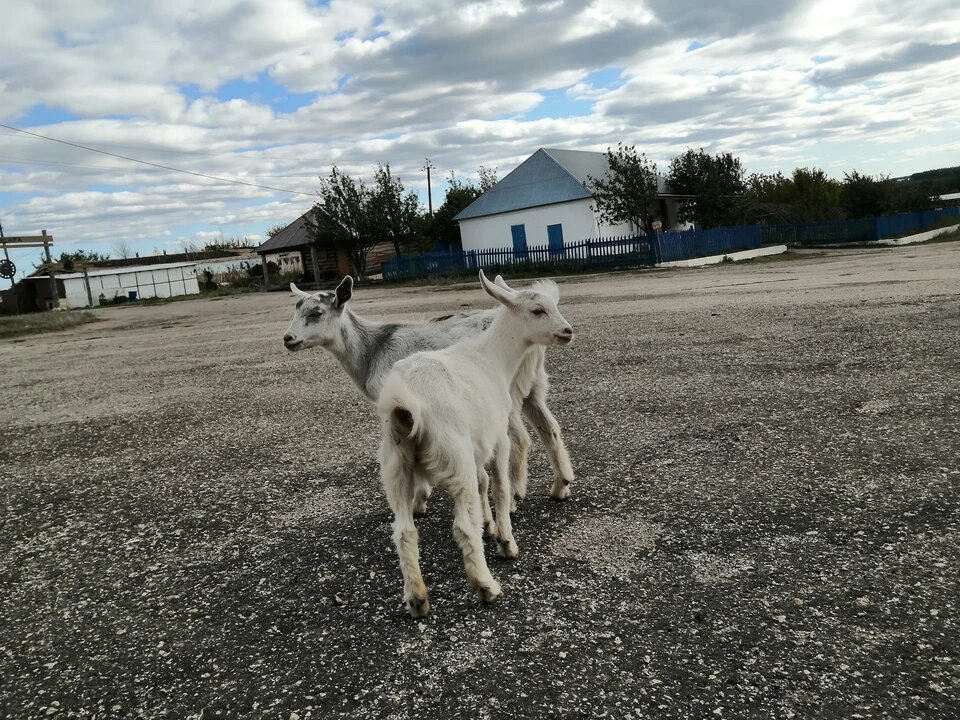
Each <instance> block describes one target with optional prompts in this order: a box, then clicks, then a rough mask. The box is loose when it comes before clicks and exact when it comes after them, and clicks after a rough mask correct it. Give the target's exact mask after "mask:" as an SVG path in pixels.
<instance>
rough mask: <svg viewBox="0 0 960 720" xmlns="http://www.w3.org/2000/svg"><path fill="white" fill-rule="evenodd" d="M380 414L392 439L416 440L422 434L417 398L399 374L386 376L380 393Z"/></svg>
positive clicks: (421, 419)
mask: <svg viewBox="0 0 960 720" xmlns="http://www.w3.org/2000/svg"><path fill="white" fill-rule="evenodd" d="M379 406H380V414H381V417H384V418H385V419H386V421H387V423H388V425H389V426H390V431H391V432H392V433H393V436H394V439H395V440H396V441H397V443H398V444H399V443H400V442H401V441H402V440H407V441H411V442H416V441H417V440H419V439H420V438H421V436H422V435H423V411H422V408H421V405H420V401H419V399H418V398H417V397H416V395H414V394H413V393H412V392H411V391H410V388H408V387H407V384H406V383H405V382H404V381H403V379H402V378H400V377H399V376H396V375H394V376H392V377H390V378H388V382H387V383H386V384H385V386H384V388H383V390H382V391H381V393H380V402H379Z"/></svg>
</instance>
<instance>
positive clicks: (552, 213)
mask: <svg viewBox="0 0 960 720" xmlns="http://www.w3.org/2000/svg"><path fill="white" fill-rule="evenodd" d="M592 205H593V201H592V200H590V199H584V200H574V201H572V202H567V203H558V204H556V205H544V206H541V207H536V208H527V209H525V210H517V211H516V212H510V213H502V214H500V215H488V216H487V217H480V218H471V219H469V220H461V221H460V239H461V241H462V242H463V249H464V250H480V249H489V248H512V247H513V235H512V233H511V231H510V227H511V226H513V225H523V226H524V229H525V231H526V235H527V246H528V247H533V246H539V245H546V244H547V242H548V239H547V226H548V225H558V224H559V225H561V226H562V227H563V242H564V244H565V245H570V244H571V243H577V242H580V241H581V240H587V239H590V238H595V237H598V236H601V235H602V236H604V237H606V236H608V235H627V234H629V233H630V226H629V225H618V226H615V227H610V226H607V225H602V224H599V223H598V221H597V218H596V215H595V214H594V212H593V210H592V209H591V207H592Z"/></svg>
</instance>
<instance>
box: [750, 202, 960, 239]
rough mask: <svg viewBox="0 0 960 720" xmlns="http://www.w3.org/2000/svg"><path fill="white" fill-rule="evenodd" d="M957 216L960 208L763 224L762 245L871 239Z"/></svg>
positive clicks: (915, 230)
mask: <svg viewBox="0 0 960 720" xmlns="http://www.w3.org/2000/svg"><path fill="white" fill-rule="evenodd" d="M958 218H960V207H950V208H943V209H940V210H926V211H924V212H914V213H899V214H897V215H883V216H881V217H876V218H861V219H858V220H827V221H823V222H814V223H789V224H783V225H764V226H763V242H764V244H765V245H771V244H774V245H825V244H839V243H858V242H873V241H875V240H885V239H891V238H898V237H903V236H905V235H913V234H916V233H921V232H924V231H926V230H932V229H933V228H935V227H937V226H938V225H941V224H942V223H945V222H949V221H950V220H955V219H958Z"/></svg>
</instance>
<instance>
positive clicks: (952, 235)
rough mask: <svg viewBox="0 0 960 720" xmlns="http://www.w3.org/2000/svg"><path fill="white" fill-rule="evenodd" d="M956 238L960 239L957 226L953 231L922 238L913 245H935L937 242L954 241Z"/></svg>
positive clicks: (959, 231)
mask: <svg viewBox="0 0 960 720" xmlns="http://www.w3.org/2000/svg"><path fill="white" fill-rule="evenodd" d="M954 225H956V223H954ZM957 240H960V228H957V229H956V230H954V231H953V232H948V233H943V235H937V236H936V237H932V238H930V239H929V240H923V241H922V242H918V243H914V245H937V244H938V243H946V242H956V241H957Z"/></svg>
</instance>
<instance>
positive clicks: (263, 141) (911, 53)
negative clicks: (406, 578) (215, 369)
mask: <svg viewBox="0 0 960 720" xmlns="http://www.w3.org/2000/svg"><path fill="white" fill-rule="evenodd" d="M9 5H10V6H9V7H5V9H4V18H3V23H4V30H5V32H4V41H3V52H2V54H0V98H2V100H3V102H2V103H0V123H2V124H3V125H5V126H9V127H11V128H19V129H22V130H27V131H29V132H31V133H35V134H38V135H43V136H46V137H48V138H55V139H57V140H61V141H64V142H66V143H73V144H75V145H84V146H87V147H91V148H96V149H98V150H102V151H105V152H106V153H112V154H113V155H106V154H99V153H96V152H91V151H89V150H85V149H81V148H78V147H74V146H72V145H67V144H63V143H58V142H54V141H52V140H47V139H41V138H37V137H35V136H33V135H27V134H24V133H20V132H17V131H16V130H11V129H7V128H5V127H4V128H0V222H2V224H3V229H4V231H5V233H6V234H7V235H27V234H35V233H39V231H40V230H41V229H46V230H47V231H48V232H49V233H52V234H53V235H54V238H55V241H56V243H57V250H58V251H59V250H62V249H76V248H84V249H89V250H98V251H106V252H111V253H112V254H113V255H114V256H116V255H117V250H116V248H117V247H118V245H119V244H120V243H126V244H127V245H128V246H129V247H132V248H134V249H136V250H139V251H140V252H141V254H143V253H150V252H152V251H153V250H154V249H161V248H167V249H168V250H173V249H179V248H180V247H181V246H182V245H183V244H184V243H188V242H200V243H203V242H205V241H206V240H208V239H211V238H219V237H220V235H221V233H222V235H223V236H224V237H225V238H233V237H248V238H251V239H262V238H263V237H264V236H265V231H266V229H267V228H270V227H272V226H274V225H277V224H286V223H288V222H291V221H292V220H294V219H295V218H296V217H297V216H299V215H300V214H301V213H302V212H303V211H305V210H306V209H308V208H309V207H310V206H311V204H312V200H311V198H310V194H311V193H315V192H316V189H317V177H318V176H321V175H327V174H329V172H330V169H331V166H332V165H334V164H336V165H337V166H339V167H340V168H341V169H342V170H344V171H345V172H347V173H349V174H351V175H355V176H360V177H364V178H365V179H369V178H370V177H371V176H372V173H373V170H374V169H375V167H376V164H377V163H378V162H379V163H389V164H390V166H391V168H392V169H393V171H394V173H395V174H397V175H399V177H400V178H401V179H402V180H403V182H404V184H405V185H406V187H407V188H408V189H410V190H414V191H416V192H418V194H419V195H420V197H421V199H422V200H423V204H424V205H426V174H425V173H424V172H423V171H422V170H421V167H422V166H423V164H424V161H425V158H427V157H429V158H430V159H431V161H432V162H433V165H434V166H435V167H436V170H435V171H434V180H435V181H434V183H433V200H434V204H435V205H436V204H438V203H439V202H441V201H442V199H443V195H444V192H445V188H446V185H445V183H444V177H445V176H447V175H449V173H450V172H454V173H456V174H457V175H458V176H460V177H464V178H473V177H475V176H476V171H477V168H478V167H479V166H481V165H484V166H487V167H496V168H497V169H498V171H499V174H500V176H501V177H502V176H503V175H505V174H506V173H507V172H509V171H510V170H511V169H512V168H514V167H515V166H516V165H517V164H518V163H519V162H521V161H522V160H524V159H525V158H526V157H528V156H529V155H530V154H532V153H533V152H534V151H536V150H537V148H539V147H562V148H570V149H584V150H604V149H606V147H607V146H609V145H616V143H617V142H620V141H623V142H625V143H628V144H635V145H636V146H637V147H638V149H641V150H643V151H644V152H646V154H647V155H648V156H649V157H651V158H653V159H654V160H656V161H657V162H658V164H659V165H660V166H661V168H662V169H665V168H666V166H667V164H668V163H669V161H670V159H671V158H672V157H674V156H675V155H676V154H677V153H679V152H681V151H683V150H684V149H685V148H687V147H703V148H705V149H707V150H709V151H711V152H720V151H724V152H732V153H734V154H735V155H738V156H739V157H740V158H741V159H742V161H743V163H744V165H745V166H746V168H747V170H748V171H763V172H769V171H775V170H783V171H785V172H789V171H790V170H791V169H792V168H794V167H796V166H798V165H805V166H817V167H822V168H824V169H825V170H826V171H827V172H828V173H829V174H831V175H833V176H835V177H840V178H842V176H843V172H844V171H845V170H851V169H853V168H856V169H858V170H860V171H862V172H868V173H889V174H891V175H894V176H898V175H904V174H909V173H911V172H916V171H920V170H924V169H930V168H935V167H944V166H949V165H960V6H958V5H957V3H956V0H942V1H938V0H915V1H913V2H909V3H908V2H903V0H892V1H888V0H878V1H874V2H855V1H854V0H825V1H820V0H816V1H800V0H782V1H781V2H770V1H769V0H732V1H729V2H718V3H705V2H702V1H701V0H593V1H592V2H590V1H587V0H552V1H544V2H536V1H533V0H531V1H527V2H524V1H521V0H494V1H491V2H476V3H463V2H450V1H449V0H403V1H402V2H399V1H395V0H382V1H376V0H344V1H342V2H341V1H338V0H334V1H333V2H306V1H304V0H242V1H240V2H236V1H230V0H204V2H197V1H196V0H193V1H192V2H189V1H187V0H165V1H164V2H162V3H158V2H154V1H153V0H150V1H149V2H148V1H146V0H124V1H123V2H117V1H113V0H35V1H34V2H19V3H11V4H9ZM115 155H123V156H127V157H130V158H136V159H139V160H144V161H147V162H149V163H154V164H155V165H163V166H168V167H170V168H177V169H181V170H186V171H190V172H192V173H202V174H207V175H214V176H217V177H221V178H227V179H230V180H235V181H241V182H244V183H252V184H256V185H266V186H270V187H272V188H278V189H277V190H270V189H262V188H256V187H250V186H247V185H239V184H232V185H231V184H227V183H223V182H217V181H214V180H209V179H205V178H202V177H199V176H197V175H190V174H186V173H180V172H175V171H173V170H168V169H163V168H158V167H155V166H150V165H143V164H138V163H135V162H131V161H129V160H125V159H121V158H118V157H115ZM958 190H960V188H958ZM293 191H296V192H293ZM296 193H304V194H296ZM37 253H38V251H26V250H20V251H17V252H16V253H14V256H13V258H14V260H15V261H16V262H17V263H18V265H21V266H22V267H23V266H26V268H27V269H32V267H31V265H32V262H33V261H34V260H35V259H36V255H37Z"/></svg>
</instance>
